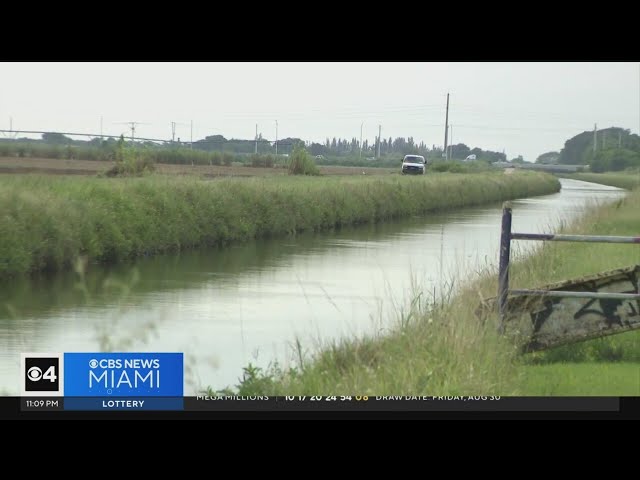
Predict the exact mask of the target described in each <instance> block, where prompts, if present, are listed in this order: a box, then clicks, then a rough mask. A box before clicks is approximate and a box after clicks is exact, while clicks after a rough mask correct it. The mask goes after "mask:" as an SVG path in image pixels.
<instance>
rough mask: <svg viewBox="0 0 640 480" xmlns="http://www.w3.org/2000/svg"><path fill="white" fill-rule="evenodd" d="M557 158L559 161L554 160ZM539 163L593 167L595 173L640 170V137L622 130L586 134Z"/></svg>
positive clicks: (566, 143)
mask: <svg viewBox="0 0 640 480" xmlns="http://www.w3.org/2000/svg"><path fill="white" fill-rule="evenodd" d="M554 156H555V159H554ZM536 163H559V164H563V165H589V167H590V169H591V171H593V172H606V171H620V170H625V169H627V168H640V136H638V135H636V134H631V131H630V130H628V129H624V128H619V127H611V128H605V129H602V130H597V131H596V132H595V134H594V132H593V131H585V132H582V133H580V134H578V135H576V136H574V137H572V138H570V139H569V140H567V141H566V142H565V143H564V148H563V149H562V150H561V151H560V152H559V153H558V152H547V153H545V154H542V155H540V156H539V157H538V159H537V160H536Z"/></svg>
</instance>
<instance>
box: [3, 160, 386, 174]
mask: <svg viewBox="0 0 640 480" xmlns="http://www.w3.org/2000/svg"><path fill="white" fill-rule="evenodd" d="M112 166H113V162H101V161H91V160H63V159H54V158H16V157H0V174H1V173H49V174H53V175H96V174H97V173H100V172H103V171H105V170H107V169H109V168H111V167H112ZM156 168H157V171H158V172H160V173H165V174H169V175H201V176H203V177H254V176H266V175H286V174H287V171H286V170H285V169H284V168H256V167H245V166H242V165H233V166H230V167H225V166H222V165H221V166H217V165H194V166H192V165H170V164H157V165H156ZM319 168H320V172H321V173H322V174H324V175H363V174H365V175H389V174H390V173H397V171H396V169H393V168H370V167H366V168H365V167H338V166H320V167H319Z"/></svg>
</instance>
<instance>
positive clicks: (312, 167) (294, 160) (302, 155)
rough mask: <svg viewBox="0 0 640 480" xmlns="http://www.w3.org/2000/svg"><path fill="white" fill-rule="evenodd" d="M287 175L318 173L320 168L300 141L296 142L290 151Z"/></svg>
mask: <svg viewBox="0 0 640 480" xmlns="http://www.w3.org/2000/svg"><path fill="white" fill-rule="evenodd" d="M289 175H320V170H318V167H317V166H316V164H315V163H314V162H313V160H312V159H311V156H310V155H309V153H308V152H307V150H306V149H305V148H304V145H303V144H302V143H298V144H297V145H296V146H295V147H294V148H293V152H291V156H290V161H289Z"/></svg>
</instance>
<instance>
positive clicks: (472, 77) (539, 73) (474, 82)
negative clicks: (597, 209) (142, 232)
mask: <svg viewBox="0 0 640 480" xmlns="http://www.w3.org/2000/svg"><path fill="white" fill-rule="evenodd" d="M639 77H640V68H639V65H638V64H637V63H595V62H594V63H562V62H558V63H0V128H3V129H8V128H9V118H10V117H12V118H13V128H14V129H16V130H44V131H67V132H80V133H96V134H97V133H100V117H101V116H102V117H103V131H104V133H105V134H113V135H118V134H120V133H124V132H128V130H127V126H126V125H120V124H118V123H117V122H128V121H138V122H145V123H147V124H148V125H140V126H138V129H137V131H136V136H141V137H149V138H163V139H170V138H171V122H172V121H174V122H179V123H181V124H184V125H178V127H177V134H176V136H177V137H180V138H181V139H182V140H183V141H185V140H189V137H190V131H189V122H190V121H191V120H193V122H194V134H193V138H194V140H197V139H201V138H203V137H205V136H206V135H213V134H222V135H224V136H225V137H226V138H232V137H233V138H245V139H250V138H253V136H254V134H255V125H256V123H257V124H258V131H259V132H261V133H262V135H263V137H264V138H266V139H269V140H273V139H274V138H275V121H276V120H277V121H278V138H285V137H300V138H302V139H304V140H311V141H324V139H325V138H326V137H330V138H331V137H334V136H335V137H342V138H349V139H350V138H352V137H356V138H359V137H360V125H361V123H364V128H363V130H364V138H366V139H368V140H369V142H370V143H371V142H372V141H373V140H374V137H375V136H376V135H377V132H378V125H379V124H381V125H382V136H383V137H384V138H389V137H394V138H395V137H398V136H402V137H409V136H413V137H414V140H415V141H417V142H419V141H424V142H425V143H427V144H428V145H433V144H435V145H440V146H441V145H443V143H444V116H445V103H446V94H447V92H449V93H450V94H451V101H450V111H449V123H450V124H451V125H452V135H453V142H454V143H459V142H462V143H465V144H467V145H468V146H469V147H471V148H473V147H480V148H483V149H489V150H497V151H502V150H503V149H504V150H505V152H506V154H507V157H508V158H513V157H515V156H518V155H523V156H524V158H525V160H527V161H535V159H536V157H537V156H538V155H540V154H541V153H544V152H547V151H551V150H559V149H560V148H562V146H563V144H564V141H565V140H567V139H568V138H570V137H572V136H574V135H576V134H578V133H580V132H582V131H585V130H592V129H593V125H594V123H597V124H598V128H606V127H611V126H616V127H622V128H627V129H630V130H631V131H632V132H633V133H638V129H639V128H640V98H639V95H640V78H639Z"/></svg>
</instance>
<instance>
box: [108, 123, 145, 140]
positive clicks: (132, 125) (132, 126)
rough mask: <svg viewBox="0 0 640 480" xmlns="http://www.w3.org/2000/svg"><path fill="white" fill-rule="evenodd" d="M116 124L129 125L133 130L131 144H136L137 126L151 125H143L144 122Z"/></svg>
mask: <svg viewBox="0 0 640 480" xmlns="http://www.w3.org/2000/svg"><path fill="white" fill-rule="evenodd" d="M116 123H118V124H124V125H129V128H130V129H131V143H134V142H135V139H136V125H149V124H148V123H143V122H116Z"/></svg>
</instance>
